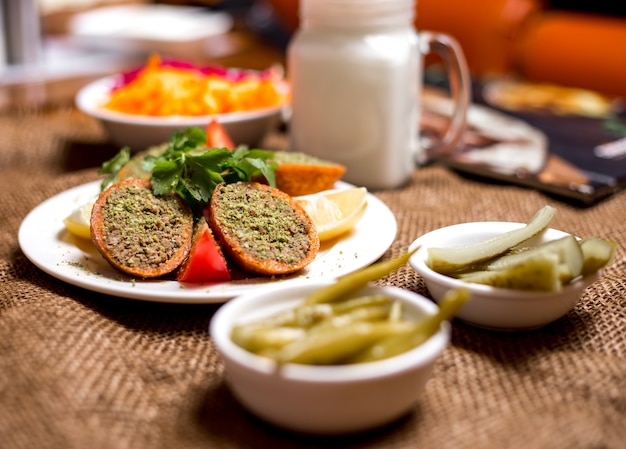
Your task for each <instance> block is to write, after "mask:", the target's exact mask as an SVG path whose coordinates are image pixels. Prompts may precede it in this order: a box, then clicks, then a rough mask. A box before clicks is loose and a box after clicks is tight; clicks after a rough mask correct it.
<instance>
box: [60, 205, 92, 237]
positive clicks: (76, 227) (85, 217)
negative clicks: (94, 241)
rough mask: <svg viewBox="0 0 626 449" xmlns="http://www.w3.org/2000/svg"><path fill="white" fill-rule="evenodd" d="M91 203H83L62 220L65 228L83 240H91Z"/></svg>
mask: <svg viewBox="0 0 626 449" xmlns="http://www.w3.org/2000/svg"><path fill="white" fill-rule="evenodd" d="M92 208H93V202H88V203H85V204H83V205H81V206H79V207H77V208H76V209H74V211H73V212H72V213H71V214H70V215H68V216H67V217H66V218H65V219H64V220H63V224H65V228H66V229H67V230H68V231H69V232H71V233H72V234H74V235H75V236H77V237H81V238H84V239H89V238H91V231H90V229H89V223H90V221H91V209H92Z"/></svg>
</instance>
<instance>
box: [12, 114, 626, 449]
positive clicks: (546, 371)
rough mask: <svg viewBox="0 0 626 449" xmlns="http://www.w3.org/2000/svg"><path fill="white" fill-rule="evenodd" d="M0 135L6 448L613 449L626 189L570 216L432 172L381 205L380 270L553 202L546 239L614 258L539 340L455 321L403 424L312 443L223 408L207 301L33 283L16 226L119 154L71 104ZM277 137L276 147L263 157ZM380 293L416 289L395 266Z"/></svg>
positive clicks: (497, 188) (624, 380)
mask: <svg viewBox="0 0 626 449" xmlns="http://www.w3.org/2000/svg"><path fill="white" fill-rule="evenodd" d="M0 136H1V138H0V170H1V176H0V183H1V184H0V207H1V209H2V218H1V223H2V226H1V227H0V229H1V233H2V234H1V238H0V252H1V260H0V279H1V282H0V447H2V448H5V449H17V448H65V449H70V448H71V449H73V448H77V449H78V448H80V449H82V448H91V449H98V448H107V449H124V448H133V449H134V448H151V449H155V448H176V449H179V448H208V447H211V448H276V449H280V448H296V447H298V448H301V447H309V448H314V447H371V448H389V449H400V448H409V447H411V448H413V447H421V448H457V449H459V448H524V449H527V448H534V449H538V448H568V449H573V448H595V449H600V448H604V449H606V448H623V447H626V308H625V307H626V251H625V248H624V246H623V242H624V240H625V238H626V194H623V193H622V194H618V195H616V196H614V197H613V198H611V199H609V200H607V201H604V202H602V203H600V204H598V205H596V206H594V207H590V208H579V207H577V206H575V205H571V204H568V203H565V202H561V201H559V200H558V199H555V198H551V197H548V196H546V195H544V194H541V193H538V192H534V191H531V190H527V189H524V188H520V187H514V186H508V185H498V184H489V183H485V182H483V181H480V180H475V179H468V178H466V177H464V176H462V175H460V174H458V173H454V172H451V171H448V170H446V169H444V168H442V167H437V166H429V167H425V168H422V169H419V170H417V171H416V172H415V175H414V177H413V180H412V182H411V183H410V184H409V185H408V186H406V187H405V188H402V189H399V190H395V191H387V192H379V193H376V194H377V196H378V197H379V198H380V199H382V200H383V201H384V202H385V203H387V204H388V205H389V207H390V208H391V209H392V211H393V212H394V213H395V216H396V218H397V221H398V235H397V238H396V240H395V241H394V243H393V245H392V246H391V248H390V249H389V251H387V253H386V254H385V255H384V256H383V257H384V258H389V257H391V256H394V255H398V254H399V253H400V252H401V251H403V250H404V249H405V248H407V246H408V245H409V244H410V243H411V242H412V241H413V240H414V239H415V238H417V237H418V236H420V235H421V234H423V233H425V232H427V231H430V230H432V229H435V228H438V227H441V226H445V225H450V224H454V223H459V222H464V221H480V220H512V221H525V220H527V219H528V218H529V217H530V216H531V215H532V213H533V212H535V211H536V210H537V209H538V208H540V207H541V206H543V205H545V204H546V203H550V204H553V205H555V206H556V207H557V208H558V214H557V217H556V218H555V220H554V223H553V224H554V226H555V227H557V228H561V229H566V230H569V231H570V232H573V233H575V234H577V235H579V236H585V237H587V236H593V235H600V236H603V237H607V238H611V239H614V240H616V241H618V242H619V243H620V246H619V249H618V255H617V260H616V262H615V264H614V265H613V266H611V267H610V268H609V269H607V270H606V272H605V274H604V276H603V277H602V278H601V279H600V280H599V281H597V282H596V283H595V284H594V285H592V286H591V287H590V288H589V289H588V290H587V291H586V292H585V293H584V295H583V297H582V299H581V301H580V302H579V304H578V305H577V306H576V308H575V309H574V310H573V311H572V312H570V313H569V314H568V315H567V316H566V317H564V318H563V319H560V320H558V321H557V322H555V323H553V324H551V325H549V326H547V327H545V328H543V329H540V330H536V331H532V332H524V333H499V332H492V331H486V330H481V329H477V328H474V327H471V326H469V325H466V324H464V323H461V322H454V326H453V335H452V340H451V344H450V346H449V347H448V348H447V349H446V351H445V352H444V354H443V356H442V357H441V358H440V360H439V361H438V363H437V365H436V368H435V371H434V375H433V377H432V380H431V381H430V383H429V384H428V386H427V389H426V392H425V394H424V396H423V398H422V400H421V401H420V402H419V404H418V405H417V406H416V407H415V410H414V412H413V413H411V414H410V415H408V416H407V417H406V418H404V419H402V420H401V421H400V422H397V423H395V424H394V425H392V426H389V427H387V428H384V429H380V430H377V431H374V432H371V433H367V434H361V435H354V436H347V437H336V438H314V437H309V436H301V435H294V434H291V433H289V432H284V431H282V430H278V429H275V428H273V427H271V426H269V425H266V424H264V423H262V422H260V421H258V420H257V419H255V418H254V417H253V416H250V415H249V414H247V413H246V412H245V411H244V410H243V409H242V408H241V407H240V405H239V404H238V403H237V402H236V401H235V400H234V399H233V397H232V396H231V394H230V392H229V390H228V388H227V387H226V385H225V383H224V369H223V365H222V363H221V361H220V359H219V358H218V356H217V354H216V351H215V348H214V346H213V344H212V342H211V340H210V338H209V336H208V332H207V328H208V325H209V322H210V320H211V317H212V315H213V313H214V312H215V310H216V309H217V308H218V307H219V305H175V304H159V303H150V302H143V301H134V300H129V299H121V298H115V297H111V296H107V295H103V294H98V293H93V292H90V291H86V290H83V289H81V288H78V287H74V286H71V285H68V284H66V283H64V282H62V281H60V280H57V279H55V278H53V277H51V276H49V275H47V274H45V273H43V272H42V271H40V270H39V269H37V268H36V267H35V266H34V265H33V264H31V263H30V262H29V261H28V260H27V259H26V257H25V256H24V254H23V253H22V252H21V250H20V248H19V245H18V241H17V232H18V228H19V226H20V223H21V221H22V219H23V218H24V217H25V215H26V214H27V213H28V212H29V211H30V210H31V209H32V208H33V207H35V206H37V205H38V204H39V203H40V202H42V201H43V200H45V199H46V198H48V197H50V196H52V195H54V194H56V193H59V192H61V191H63V190H65V189H67V188H69V187H72V186H75V185H79V184H82V183H84V182H87V181H90V180H93V179H95V178H96V168H95V167H97V166H98V165H99V163H100V162H101V161H102V160H105V159H108V158H109V157H110V156H111V155H112V154H114V153H115V152H116V151H117V149H115V148H112V147H111V146H110V145H108V144H107V143H106V138H105V135H104V132H103V130H102V129H101V128H100V127H99V125H98V124H97V123H96V122H94V121H92V120H91V119H89V118H87V117H85V116H83V115H82V114H81V113H79V112H77V111H75V110H73V109H72V108H71V107H61V108H57V109H49V110H38V111H33V110H24V111H13V112H11V113H6V114H4V115H2V116H0ZM285 142H286V139H285V138H284V136H281V135H279V134H274V135H272V136H270V138H269V139H268V141H267V142H266V144H265V146H266V147H268V148H281V147H284V146H285V144H286V143H285ZM41 226H42V227H43V226H46V223H41ZM50 250H53V249H52V248H51V249H50ZM381 283H385V284H392V285H396V286H399V287H403V288H406V289H410V290H414V291H417V292H419V293H422V294H428V293H427V291H426V289H425V286H424V283H423V281H422V279H421V278H420V276H419V275H417V274H416V273H415V272H413V271H412V270H411V269H410V267H408V266H407V267H405V268H403V269H401V270H399V271H398V272H397V273H396V274H394V275H392V276H390V277H388V278H386V279H384V280H383V281H381ZM302 406H303V407H306V404H302Z"/></svg>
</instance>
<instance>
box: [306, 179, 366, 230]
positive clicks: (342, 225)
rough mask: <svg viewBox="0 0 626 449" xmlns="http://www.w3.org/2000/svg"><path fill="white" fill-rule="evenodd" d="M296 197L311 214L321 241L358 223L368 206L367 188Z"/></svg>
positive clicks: (353, 188)
mask: <svg viewBox="0 0 626 449" xmlns="http://www.w3.org/2000/svg"><path fill="white" fill-rule="evenodd" d="M294 199H295V200H296V201H297V202H298V204H300V206H302V208H303V209H304V210H305V211H306V212H307V214H309V217H311V220H313V223H315V227H316V228H317V234H318V236H319V239H320V241H324V240H330V239H332V238H334V237H337V236H339V235H341V234H343V233H345V232H348V231H349V230H350V229H352V228H353V227H354V225H356V224H357V222H358V221H359V220H360V219H361V217H362V216H363V214H364V213H365V209H366V208H367V189H366V188H365V187H352V188H347V189H341V190H325V191H323V192H319V193H314V194H311V195H302V196H297V197H294Z"/></svg>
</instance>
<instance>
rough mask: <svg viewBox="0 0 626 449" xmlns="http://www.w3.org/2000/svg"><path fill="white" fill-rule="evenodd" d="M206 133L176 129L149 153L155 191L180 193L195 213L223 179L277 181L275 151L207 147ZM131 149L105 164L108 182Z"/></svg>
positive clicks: (148, 165)
mask: <svg viewBox="0 0 626 449" xmlns="http://www.w3.org/2000/svg"><path fill="white" fill-rule="evenodd" d="M205 142H206V133H205V131H204V130H203V129H201V128H187V129H185V130H183V131H176V132H174V133H173V134H172V136H171V137H170V139H169V141H168V143H167V146H166V148H165V150H164V151H163V153H161V154H159V155H156V156H155V155H147V156H146V157H145V158H144V161H143V164H142V169H143V170H144V171H146V172H148V173H151V177H150V182H151V183H152V190H153V192H154V194H155V195H163V194H168V193H172V192H174V193H177V194H178V195H180V196H181V198H183V199H184V200H185V201H186V202H187V203H188V204H189V205H190V206H191V208H192V210H193V211H194V212H195V213H201V211H202V210H203V208H204V206H206V204H208V202H209V201H210V199H211V195H212V193H213V190H214V189H215V187H216V186H217V185H218V184H219V183H221V182H225V183H234V182H238V181H251V180H254V179H257V178H259V177H264V178H265V179H266V180H267V182H268V183H269V184H270V185H271V186H275V185H276V178H275V175H274V170H275V169H276V167H277V164H276V162H274V161H273V157H274V153H273V152H271V151H265V150H259V149H249V148H248V147H247V146H245V145H240V146H239V147H237V148H236V149H234V150H229V149H227V148H207V147H206V145H205ZM129 154H130V153H129V151H128V149H123V150H122V151H120V153H119V154H118V155H117V156H115V157H114V158H113V159H111V160H110V161H107V162H105V163H104V164H102V168H101V170H100V172H99V173H101V174H109V177H108V178H106V179H105V180H104V182H105V183H106V182H108V183H111V182H113V180H114V179H115V177H116V176H117V173H118V172H119V170H120V169H121V168H122V167H123V166H124V165H125V164H126V163H127V162H128V161H129Z"/></svg>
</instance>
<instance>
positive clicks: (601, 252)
mask: <svg viewBox="0 0 626 449" xmlns="http://www.w3.org/2000/svg"><path fill="white" fill-rule="evenodd" d="M580 248H581V251H582V253H583V266H582V269H581V274H582V275H583V277H584V276H588V275H590V274H592V273H595V272H596V271H598V270H600V269H601V268H604V267H606V266H607V265H610V264H612V263H613V261H614V260H615V251H616V248H617V243H616V242H613V241H611V240H607V239H603V238H601V237H592V238H589V239H586V240H583V241H582V242H580Z"/></svg>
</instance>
